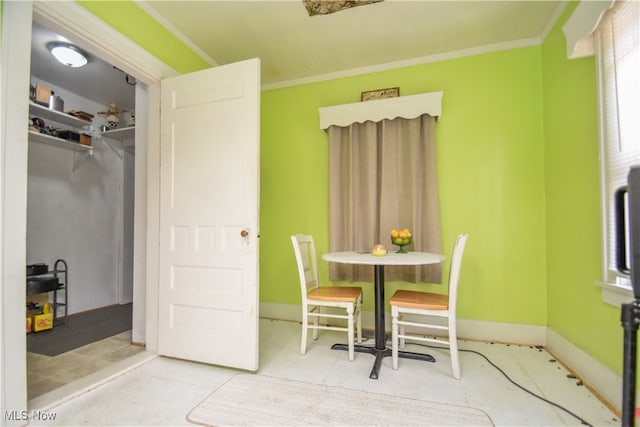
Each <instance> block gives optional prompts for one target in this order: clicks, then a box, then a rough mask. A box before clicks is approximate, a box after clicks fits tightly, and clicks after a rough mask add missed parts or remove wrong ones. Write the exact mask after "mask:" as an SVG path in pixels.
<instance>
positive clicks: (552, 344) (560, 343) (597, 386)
mask: <svg viewBox="0 0 640 427" xmlns="http://www.w3.org/2000/svg"><path fill="white" fill-rule="evenodd" d="M545 349H546V350H547V351H548V352H550V353H551V354H553V355H554V356H555V357H556V358H557V359H558V360H560V361H561V362H562V363H563V364H564V365H565V366H567V367H568V369H570V370H571V371H573V372H574V373H575V374H576V375H577V376H578V377H579V378H580V379H581V380H582V382H583V383H584V384H585V385H586V386H587V387H589V388H590V389H591V390H592V391H593V392H594V393H596V394H598V395H599V397H600V398H601V399H604V400H605V401H606V402H607V403H608V404H609V406H611V407H612V408H613V409H614V410H615V411H617V412H618V413H620V412H621V410H622V377H621V376H620V375H618V374H617V373H615V372H614V371H613V370H612V369H610V368H609V367H607V366H605V365H604V364H603V363H602V362H600V361H599V360H597V359H595V358H593V357H592V356H591V355H590V354H588V353H586V352H585V351H583V350H581V349H580V348H578V347H577V346H575V345H574V344H572V343H571V342H570V341H569V340H567V339H566V338H564V337H563V336H562V335H560V334H558V333H557V332H556V331H554V330H553V329H551V328H547V340H546V345H545ZM638 393H639V391H638V390H636V394H637V395H638Z"/></svg>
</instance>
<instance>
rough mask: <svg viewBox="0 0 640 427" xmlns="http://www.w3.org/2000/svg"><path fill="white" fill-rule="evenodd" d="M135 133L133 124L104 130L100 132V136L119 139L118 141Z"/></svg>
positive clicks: (131, 136) (132, 136) (130, 137)
mask: <svg viewBox="0 0 640 427" xmlns="http://www.w3.org/2000/svg"><path fill="white" fill-rule="evenodd" d="M135 134H136V127H135V126H129V127H124V128H118V129H112V130H106V131H104V132H102V136H104V137H106V138H113V139H119V140H120V141H124V140H125V139H132V138H134V137H135Z"/></svg>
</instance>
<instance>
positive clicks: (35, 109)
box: [29, 102, 91, 128]
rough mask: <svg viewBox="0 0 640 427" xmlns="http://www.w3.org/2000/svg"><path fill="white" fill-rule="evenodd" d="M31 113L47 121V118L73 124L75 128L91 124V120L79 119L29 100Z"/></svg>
mask: <svg viewBox="0 0 640 427" xmlns="http://www.w3.org/2000/svg"><path fill="white" fill-rule="evenodd" d="M29 114H31V115H32V116H35V117H40V118H41V119H43V120H45V123H46V121H47V120H51V121H54V122H56V123H60V124H63V125H67V126H72V127H74V128H81V127H83V126H90V125H91V122H90V121H87V120H82V119H79V118H77V117H74V116H72V115H70V114H67V113H62V112H60V111H56V110H52V109H51V108H48V107H44V106H42V105H38V104H36V103H34V102H29Z"/></svg>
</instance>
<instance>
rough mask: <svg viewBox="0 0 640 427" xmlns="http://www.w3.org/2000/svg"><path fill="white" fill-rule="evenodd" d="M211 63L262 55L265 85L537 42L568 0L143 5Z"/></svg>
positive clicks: (148, 1)
mask: <svg viewBox="0 0 640 427" xmlns="http://www.w3.org/2000/svg"><path fill="white" fill-rule="evenodd" d="M137 3H138V5H140V6H141V7H142V8H143V9H144V10H146V11H147V12H148V13H150V14H152V16H154V17H155V18H156V19H157V20H158V21H160V22H161V23H163V24H165V26H166V27H167V28H169V29H170V30H173V31H174V33H176V34H182V35H183V37H185V40H187V41H188V43H189V44H190V45H191V46H192V47H193V46H195V47H197V48H198V49H199V50H200V51H201V52H202V53H203V54H204V55H206V56H208V57H209V59H210V63H211V64H212V65H214V64H228V63H231V62H235V61H239V60H243V59H248V58H253V57H259V58H260V59H261V61H262V83H263V84H266V85H275V84H282V82H286V81H290V80H297V79H306V78H309V77H311V76H318V75H324V74H329V73H336V72H343V71H345V70H352V69H357V68H362V67H370V66H380V65H381V64H388V63H391V62H398V61H407V60H414V61H416V60H417V61H420V60H422V61H423V62H424V60H425V59H426V57H430V56H433V55H441V54H445V53H450V52H453V51H460V50H465V49H473V48H481V47H483V46H486V45H492V44H497V43H500V44H513V43H514V42H521V43H528V44H535V43H539V42H540V40H541V39H540V38H541V36H544V35H545V34H546V32H547V31H548V29H549V27H550V25H551V24H553V21H555V19H556V17H557V15H558V14H559V12H560V11H561V10H562V7H563V6H564V5H565V4H566V2H565V1H541V0H534V1H520V0H512V1H483V0H474V1H453V0H449V1H432V0H422V1H421V0H385V1H382V2H380V3H374V4H369V5H363V6H358V7H355V8H352V9H348V10H344V11H341V12H337V13H334V14H330V15H316V16H309V15H308V13H307V11H306V9H305V7H304V6H303V3H302V0H267V1H247V0H236V1H215V0H214V1H164V0H163V1H154V0H144V1H142V0H139V1H137Z"/></svg>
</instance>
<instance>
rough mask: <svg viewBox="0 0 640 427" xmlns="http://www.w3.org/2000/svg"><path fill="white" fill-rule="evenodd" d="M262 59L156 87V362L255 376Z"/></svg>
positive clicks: (214, 69)
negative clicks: (160, 358)
mask: <svg viewBox="0 0 640 427" xmlns="http://www.w3.org/2000/svg"><path fill="white" fill-rule="evenodd" d="M259 112H260V61H259V60H258V59H251V60H247V61H242V62H238V63H234V64H230V65H225V66H220V67H215V68H211V69H208V70H204V71H199V72H196V73H192V74H187V75H182V76H177V77H171V78H168V79H165V80H163V81H162V84H161V162H160V168H161V179H160V186H161V189H160V192H161V196H160V267H159V268H160V271H159V274H160V279H159V280H160V291H159V337H158V351H159V353H160V354H162V355H167V356H172V357H178V358H182V359H188V360H194V361H199V362H205V363H211V364H216V365H223V366H230V367H235V368H240V369H247V370H257V369H258V241H257V239H258V201H259V193H258V191H259V185H258V184H259V170H258V168H259V134H260V127H259V119H260V117H259V115H260V114H259Z"/></svg>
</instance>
